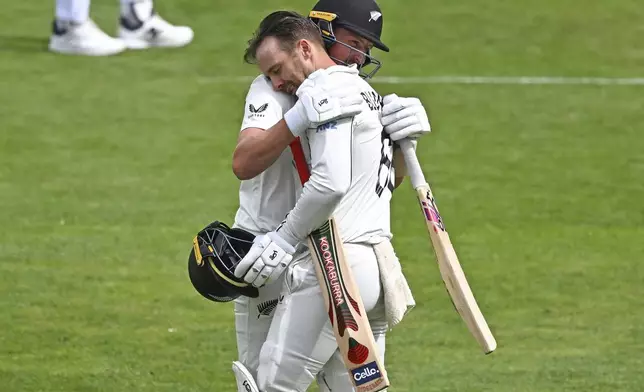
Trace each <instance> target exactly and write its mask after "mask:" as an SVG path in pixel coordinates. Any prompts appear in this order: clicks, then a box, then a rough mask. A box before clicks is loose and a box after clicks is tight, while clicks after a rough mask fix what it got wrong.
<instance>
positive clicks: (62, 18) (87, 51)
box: [49, 0, 194, 56]
mask: <svg viewBox="0 0 644 392" xmlns="http://www.w3.org/2000/svg"><path fill="white" fill-rule="evenodd" d="M120 1H121V15H120V18H119V37H118V38H113V37H110V36H109V35H107V34H105V33H104V32H103V30H101V29H100V28H99V27H98V26H97V25H96V24H95V23H94V22H93V21H92V19H90V17H89V8H90V0H56V19H55V20H54V23H53V32H52V35H51V38H50V39H49V50H50V51H52V52H56V53H63V54H77V55H85V56H110V55H113V54H117V53H120V52H122V51H124V50H125V49H146V48H150V47H180V46H185V45H187V44H189V43H190V42H191V41H192V38H193V35H194V33H193V31H192V29H191V28H190V27H187V26H174V25H172V24H170V23H168V22H166V21H165V20H164V19H163V18H161V17H160V16H159V15H158V14H157V13H156V12H155V11H154V5H153V3H152V0H120Z"/></svg>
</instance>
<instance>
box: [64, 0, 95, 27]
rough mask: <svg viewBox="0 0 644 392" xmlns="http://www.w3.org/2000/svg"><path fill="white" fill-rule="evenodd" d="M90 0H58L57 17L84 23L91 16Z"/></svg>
mask: <svg viewBox="0 0 644 392" xmlns="http://www.w3.org/2000/svg"><path fill="white" fill-rule="evenodd" d="M89 5H90V0H56V19H58V20H63V21H67V22H77V23H83V22H85V21H86V20H87V19H88V18H89Z"/></svg>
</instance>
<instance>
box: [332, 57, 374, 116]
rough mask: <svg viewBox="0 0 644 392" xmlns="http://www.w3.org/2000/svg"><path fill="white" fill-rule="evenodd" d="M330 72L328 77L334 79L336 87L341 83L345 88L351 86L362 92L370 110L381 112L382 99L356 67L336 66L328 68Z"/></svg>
mask: <svg viewBox="0 0 644 392" xmlns="http://www.w3.org/2000/svg"><path fill="white" fill-rule="evenodd" d="M328 72H329V73H328V76H329V77H330V78H333V84H334V85H336V84H337V83H341V85H343V86H350V87H352V88H355V89H356V90H358V91H360V95H362V98H363V99H364V101H365V104H367V105H368V106H369V109H370V110H372V111H380V110H381V109H382V97H381V96H380V94H378V92H376V90H375V89H374V88H373V87H371V85H370V84H369V83H367V81H366V80H364V79H362V78H361V77H360V75H359V74H358V71H357V70H356V69H355V66H351V67H347V66H343V65H336V66H333V67H330V68H328Z"/></svg>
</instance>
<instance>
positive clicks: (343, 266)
mask: <svg viewBox="0 0 644 392" xmlns="http://www.w3.org/2000/svg"><path fill="white" fill-rule="evenodd" d="M308 245H309V249H310V250H311V255H312V256H313V262H314V264H315V272H316V274H317V277H318V281H319V282H320V286H321V287H322V295H323V297H324V303H325V304H326V306H327V307H328V309H327V310H328V314H329V317H330V319H331V324H332V326H333V333H334V334H335V338H336V341H337V342H338V348H339V350H340V353H341V354H342V358H343V360H344V363H345V366H346V368H347V370H348V371H349V376H350V377H351V381H352V382H353V385H354V386H355V390H356V391H357V392H371V391H381V390H383V389H385V388H387V387H389V379H388V377H387V371H386V370H385V368H384V366H383V365H382V363H381V361H380V359H379V355H378V354H379V353H378V346H377V345H376V341H375V339H374V337H373V332H372V331H371V326H370V325H369V320H368V319H367V316H366V312H365V309H364V304H363V303H362V298H361V297H360V292H359V290H358V286H357V284H356V283H355V280H354V278H353V274H352V271H351V269H350V267H349V265H348V263H347V262H346V259H345V255H344V250H343V248H342V242H341V240H340V235H339V233H338V230H337V227H336V224H335V220H334V219H333V218H331V219H330V220H329V221H328V222H326V223H325V224H324V225H323V226H322V227H320V228H319V229H318V230H316V231H314V232H313V233H311V235H310V236H309V237H308Z"/></svg>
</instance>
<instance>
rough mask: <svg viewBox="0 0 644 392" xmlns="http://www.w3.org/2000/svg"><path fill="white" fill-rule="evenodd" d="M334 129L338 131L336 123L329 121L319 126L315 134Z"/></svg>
mask: <svg viewBox="0 0 644 392" xmlns="http://www.w3.org/2000/svg"><path fill="white" fill-rule="evenodd" d="M334 129H338V123H337V122H336V121H329V122H328V123H325V124H322V125H320V126H319V127H318V130H317V131H316V133H320V132H326V131H332V130H334Z"/></svg>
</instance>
